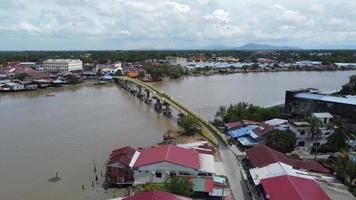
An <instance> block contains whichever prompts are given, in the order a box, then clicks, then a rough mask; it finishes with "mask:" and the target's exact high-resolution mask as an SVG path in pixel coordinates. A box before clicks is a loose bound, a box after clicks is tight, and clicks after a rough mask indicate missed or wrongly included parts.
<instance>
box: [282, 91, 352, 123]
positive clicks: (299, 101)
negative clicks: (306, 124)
mask: <svg viewBox="0 0 356 200" xmlns="http://www.w3.org/2000/svg"><path fill="white" fill-rule="evenodd" d="M284 112H285V114H286V115H287V116H288V118H291V119H305V118H307V117H309V116H310V115H311V114H312V113H315V112H328V113H330V114H332V115H333V116H339V117H341V118H342V119H343V120H345V121H346V122H349V123H352V124H356V117H355V116H356V98H353V97H338V96H331V95H325V94H321V93H320V92H319V90H317V89H312V88H308V89H300V90H288V91H286V96H285V106H284Z"/></svg>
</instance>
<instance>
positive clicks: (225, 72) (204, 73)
mask: <svg viewBox="0 0 356 200" xmlns="http://www.w3.org/2000/svg"><path fill="white" fill-rule="evenodd" d="M337 71H355V69H291V68H275V69H268V68H259V69H241V68H221V69H219V68H213V69H209V70H206V69H204V68H200V69H198V68H196V69H191V70H190V71H189V73H188V74H187V75H182V76H179V77H174V78H172V77H162V78H158V79H149V80H142V81H144V82H153V83H154V82H162V81H165V80H177V79H179V78H184V77H199V76H213V75H230V74H248V73H276V72H337Z"/></svg>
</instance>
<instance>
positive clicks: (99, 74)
mask: <svg viewBox="0 0 356 200" xmlns="http://www.w3.org/2000/svg"><path fill="white" fill-rule="evenodd" d="M100 76H101V69H98V71H96V78H97V80H98V83H99V81H100Z"/></svg>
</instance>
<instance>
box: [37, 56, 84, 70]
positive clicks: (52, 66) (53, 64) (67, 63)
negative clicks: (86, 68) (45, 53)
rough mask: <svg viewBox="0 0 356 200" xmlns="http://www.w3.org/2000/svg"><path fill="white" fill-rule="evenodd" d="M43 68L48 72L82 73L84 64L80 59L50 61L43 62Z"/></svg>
mask: <svg viewBox="0 0 356 200" xmlns="http://www.w3.org/2000/svg"><path fill="white" fill-rule="evenodd" d="M42 68H43V70H44V71H48V72H60V71H81V70H83V62H82V61H81V60H79V59H48V60H45V61H43V63H42Z"/></svg>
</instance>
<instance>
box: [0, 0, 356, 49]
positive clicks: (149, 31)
mask: <svg viewBox="0 0 356 200" xmlns="http://www.w3.org/2000/svg"><path fill="white" fill-rule="evenodd" d="M246 43H263V44H272V45H288V46H297V47H300V48H323V49H325V48H336V49H340V48H342V49H343V48H349V49H350V48H351V49H356V0H0V50H119V49H122V50H133V49H197V48H207V47H216V46H228V47H237V46H241V45H244V44H246Z"/></svg>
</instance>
